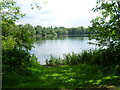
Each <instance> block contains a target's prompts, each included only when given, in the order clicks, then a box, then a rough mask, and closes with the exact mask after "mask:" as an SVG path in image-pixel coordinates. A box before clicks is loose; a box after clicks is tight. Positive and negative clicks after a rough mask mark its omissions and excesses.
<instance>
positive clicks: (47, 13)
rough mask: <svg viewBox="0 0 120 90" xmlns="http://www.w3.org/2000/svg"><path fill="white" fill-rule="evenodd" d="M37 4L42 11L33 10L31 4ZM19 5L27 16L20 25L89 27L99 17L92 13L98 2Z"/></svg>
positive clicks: (54, 0)
mask: <svg viewBox="0 0 120 90" xmlns="http://www.w3.org/2000/svg"><path fill="white" fill-rule="evenodd" d="M35 2H37V3H38V4H39V5H40V6H41V7H42V9H41V10H38V9H34V10H31V7H30V4H31V3H32V4H33V5H34V3H35ZM44 2H47V3H44ZM18 4H19V6H20V7H21V11H22V12H23V13H25V14H26V16H25V17H24V18H22V19H20V22H19V24H26V23H29V24H32V25H34V26H35V25H41V26H45V27H48V26H58V27H59V26H64V27H78V26H84V27H87V26H89V25H90V21H91V20H92V19H93V18H95V17H96V16H98V15H99V14H98V13H97V12H93V11H91V9H92V8H93V7H95V5H96V0H18Z"/></svg>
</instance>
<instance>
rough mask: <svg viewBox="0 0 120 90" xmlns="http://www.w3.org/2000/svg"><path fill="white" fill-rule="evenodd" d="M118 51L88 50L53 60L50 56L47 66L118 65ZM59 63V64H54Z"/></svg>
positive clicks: (119, 52)
mask: <svg viewBox="0 0 120 90" xmlns="http://www.w3.org/2000/svg"><path fill="white" fill-rule="evenodd" d="M119 60H120V49H119V48H117V47H116V48H115V49H111V48H108V49H99V50H88V51H83V52H82V53H77V54H75V53H72V54H69V53H68V54H64V57H63V58H59V59H58V58H55V57H53V56H52V58H50V60H48V61H47V65H53V66H54V65H77V64H91V65H103V66H107V65H120V62H119ZM57 61H59V62H60V63H59V64H58V63H57V64H56V62H57Z"/></svg>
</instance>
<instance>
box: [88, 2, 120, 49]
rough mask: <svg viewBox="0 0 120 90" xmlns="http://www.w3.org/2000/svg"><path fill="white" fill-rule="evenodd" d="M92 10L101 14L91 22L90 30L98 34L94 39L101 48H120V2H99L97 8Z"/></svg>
mask: <svg viewBox="0 0 120 90" xmlns="http://www.w3.org/2000/svg"><path fill="white" fill-rule="evenodd" d="M92 10H93V11H97V12H100V14H101V16H97V17H96V18H95V19H93V20H92V21H91V23H92V27H90V28H89V29H90V30H91V31H92V32H94V33H96V34H94V35H93V37H92V38H95V39H96V40H97V41H98V45H100V46H107V47H116V46H120V1H113V0H109V1H107V0H104V1H103V0H97V5H96V8H93V9H92Z"/></svg>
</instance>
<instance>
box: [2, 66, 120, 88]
mask: <svg viewBox="0 0 120 90" xmlns="http://www.w3.org/2000/svg"><path fill="white" fill-rule="evenodd" d="M29 70H30V71H32V74H28V75H25V76H24V77H21V78H19V79H18V80H21V81H20V83H19V84H15V82H14V85H4V86H3V88H94V87H116V86H119V85H120V76H115V75H114V70H110V69H109V70H110V71H106V69H105V68H104V67H103V66H98V65H86V64H79V65H61V66H40V68H38V69H34V68H29ZM14 78H16V77H14Z"/></svg>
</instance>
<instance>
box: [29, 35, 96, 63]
mask: <svg viewBox="0 0 120 90" xmlns="http://www.w3.org/2000/svg"><path fill="white" fill-rule="evenodd" d="M88 42H95V40H89V39H88V37H62V38H52V39H50V38H49V39H41V38H37V40H36V41H35V42H34V44H33V45H34V48H32V50H31V53H32V54H35V56H36V57H37V58H38V61H40V64H41V65H44V64H45V60H46V59H48V60H49V58H50V56H51V55H54V56H55V57H61V58H62V56H63V54H67V53H72V52H75V53H80V52H82V51H83V50H89V49H97V48H98V47H97V46H95V45H91V44H88Z"/></svg>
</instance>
